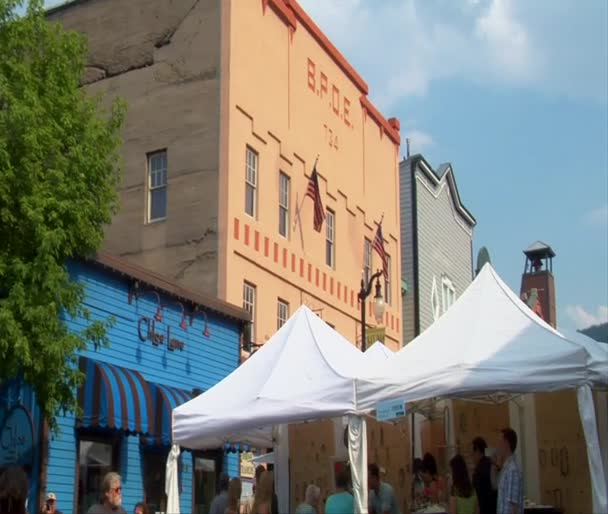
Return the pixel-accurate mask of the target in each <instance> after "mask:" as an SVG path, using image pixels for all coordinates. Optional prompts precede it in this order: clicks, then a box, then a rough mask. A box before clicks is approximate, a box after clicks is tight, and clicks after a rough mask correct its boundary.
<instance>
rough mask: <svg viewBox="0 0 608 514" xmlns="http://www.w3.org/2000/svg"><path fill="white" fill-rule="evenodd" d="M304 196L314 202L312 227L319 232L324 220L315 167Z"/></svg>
mask: <svg viewBox="0 0 608 514" xmlns="http://www.w3.org/2000/svg"><path fill="white" fill-rule="evenodd" d="M306 196H309V197H310V198H312V201H313V202H315V217H314V221H313V226H314V229H315V230H316V231H317V232H321V227H323V221H324V220H325V210H324V209H323V202H322V201H321V191H320V190H319V177H318V176H317V168H316V165H315V167H314V168H313V170H312V175H311V176H310V180H309V181H308V187H307V188H306Z"/></svg>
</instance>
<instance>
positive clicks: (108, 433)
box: [0, 253, 249, 514]
mask: <svg viewBox="0 0 608 514" xmlns="http://www.w3.org/2000/svg"><path fill="white" fill-rule="evenodd" d="M69 270H70V273H71V275H72V277H73V278H74V279H75V280H77V281H79V282H81V283H83V284H84V285H85V291H86V297H85V306H86V307H87V308H88V309H89V311H90V313H91V317H92V319H98V320H108V319H110V318H112V319H113V326H112V327H111V328H110V329H109V331H108V337H109V341H110V344H109V346H107V347H105V346H104V347H101V348H99V349H97V350H96V349H94V348H89V349H87V350H86V351H83V352H82V353H81V354H80V355H79V366H80V369H81V371H82V372H83V373H84V375H85V381H84V384H83V385H82V386H81V388H80V389H79V391H78V402H79V406H80V408H81V409H82V417H80V418H79V419H76V418H75V416H74V414H73V413H68V414H65V415H62V416H60V417H59V418H58V428H59V430H60V431H59V433H58V434H49V432H48V428H47V426H46V424H45V423H44V422H43V421H42V419H41V416H40V412H39V410H38V408H37V406H36V400H35V396H34V394H33V393H32V391H31V389H30V388H29V387H28V386H27V385H26V384H23V383H20V382H19V381H18V380H13V381H10V382H9V383H5V384H2V386H1V387H0V400H1V401H0V426H2V427H4V430H3V434H5V432H6V430H7V428H6V427H12V428H13V430H14V431H16V432H15V433H17V432H18V433H19V437H18V438H14V439H13V440H12V441H9V442H8V443H7V442H6V440H5V439H4V438H3V444H2V445H0V467H2V466H7V465H9V464H11V463H17V464H19V465H22V466H23V467H24V468H25V470H26V472H27V473H28V475H29V478H30V486H31V489H30V497H29V502H28V503H29V511H30V513H31V514H37V512H38V508H39V505H40V504H41V501H40V500H41V498H44V495H45V494H46V493H48V492H54V493H55V494H56V495H57V501H58V508H59V509H60V510H61V511H62V512H64V514H71V513H75V512H86V511H87V509H88V507H89V506H90V505H91V504H92V503H94V502H95V501H96V500H97V499H98V498H99V488H100V484H101V480H102V479H103V476H104V474H105V473H106V472H108V471H119V473H120V474H121V475H122V479H123V480H122V492H123V505H124V507H125V508H126V510H127V511H132V510H133V507H134V505H135V504H136V503H137V502H139V501H146V502H147V503H148V504H149V506H150V509H151V512H157V511H163V510H164V504H165V501H166V499H165V496H164V475H165V466H166V461H167V454H168V450H169V447H170V441H171V411H172V409H173V408H174V407H175V406H177V405H179V404H181V403H183V402H185V401H187V400H188V399H190V398H192V397H193V396H194V395H196V394H199V393H201V392H202V391H203V390H204V389H207V388H209V387H211V386H213V385H214V384H215V383H217V382H218V381H219V380H221V379H222V378H223V377H224V376H226V375H227V374H229V373H230V372H231V371H232V370H233V369H235V368H236V367H237V365H238V362H239V355H240V351H239V349H240V345H241V334H242V331H243V327H244V326H245V324H246V323H248V321H249V314H248V313H247V312H246V311H244V310H243V309H241V308H240V307H234V306H232V305H229V304H227V303H226V302H223V301H221V300H217V299H215V298H212V297H210V296H207V295H204V294H201V293H194V292H192V291H190V290H188V289H185V288H182V287H179V286H177V285H175V284H174V283H173V282H172V281H170V280H167V279H165V278H163V277H161V276H159V275H156V274H152V273H150V272H148V271H145V270H143V269H142V268H140V267H138V266H135V265H133V264H130V263H127V262H126V261H124V260H121V259H117V258H115V257H111V256H110V255H108V254H104V253H100V254H99V255H98V256H97V257H96V259H95V260H91V261H78V262H72V263H70V265H69ZM66 323H67V325H68V327H69V329H70V330H73V331H80V330H81V329H82V328H83V326H86V321H85V320H84V319H66ZM50 372H52V370H50ZM222 469H224V470H227V471H228V472H229V473H231V474H233V475H234V474H237V473H238V454H235V453H230V452H228V451H226V449H225V448H218V449H216V450H214V451H205V452H198V451H193V452H191V451H188V450H185V449H183V450H182V454H181V456H180V475H181V476H180V483H181V494H180V500H181V510H182V512H193V513H200V514H202V513H203V512H207V511H208V508H209V504H210V501H211V499H212V498H213V495H214V494H215V484H216V477H217V474H218V473H219V471H221V470H222ZM44 484H46V490H45V488H44Z"/></svg>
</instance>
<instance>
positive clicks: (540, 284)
mask: <svg viewBox="0 0 608 514" xmlns="http://www.w3.org/2000/svg"><path fill="white" fill-rule="evenodd" d="M524 255H525V256H526V264H525V267H524V273H523V275H522V277H521V291H520V294H521V298H522V300H524V301H525V302H526V303H527V304H528V307H530V308H531V309H532V310H533V311H534V312H535V313H536V314H538V315H539V316H540V317H541V318H543V319H544V320H545V321H546V322H547V323H549V325H551V326H552V327H556V326H557V315H556V310H555V279H554V278H553V257H555V252H554V251H553V249H552V248H551V247H550V246H549V245H548V244H545V243H543V242H542V241H536V243H533V244H532V245H530V246H529V247H528V249H526V250H524Z"/></svg>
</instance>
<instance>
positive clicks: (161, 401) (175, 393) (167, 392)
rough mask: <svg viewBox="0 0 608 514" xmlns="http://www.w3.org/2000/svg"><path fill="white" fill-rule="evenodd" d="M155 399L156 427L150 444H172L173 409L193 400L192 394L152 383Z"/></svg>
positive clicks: (149, 441)
mask: <svg viewBox="0 0 608 514" xmlns="http://www.w3.org/2000/svg"><path fill="white" fill-rule="evenodd" d="M150 389H151V390H152V392H153V398H154V409H155V416H154V426H153V427H151V429H152V430H151V434H152V437H151V438H150V439H149V440H147V441H146V442H147V443H148V444H160V445H170V444H171V420H172V416H173V409H175V407H177V406H179V405H181V404H182V403H186V402H187V401H189V400H191V399H192V394H191V393H189V392H188V391H184V390H183V389H178V388H176V387H170V386H166V385H162V384H153V383H150Z"/></svg>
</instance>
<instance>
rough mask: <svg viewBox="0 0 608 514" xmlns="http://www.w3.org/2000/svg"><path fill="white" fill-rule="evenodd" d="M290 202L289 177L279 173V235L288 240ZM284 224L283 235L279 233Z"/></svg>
mask: <svg viewBox="0 0 608 514" xmlns="http://www.w3.org/2000/svg"><path fill="white" fill-rule="evenodd" d="M290 200H291V177H290V176H289V175H287V173H284V172H282V171H279V235H281V236H283V237H284V238H285V239H289V204H290ZM281 223H284V227H285V233H284V234H283V233H282V232H281Z"/></svg>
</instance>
